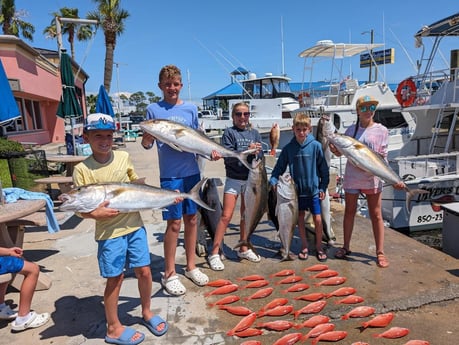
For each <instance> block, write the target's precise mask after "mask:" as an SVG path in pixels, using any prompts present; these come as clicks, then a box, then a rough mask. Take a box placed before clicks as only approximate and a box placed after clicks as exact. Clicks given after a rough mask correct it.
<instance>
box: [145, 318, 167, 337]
mask: <svg viewBox="0 0 459 345" xmlns="http://www.w3.org/2000/svg"><path fill="white" fill-rule="evenodd" d="M142 323H143V325H144V326H145V327H147V328H148V329H149V330H150V332H151V333H153V334H154V335H156V336H157V337H160V336H162V335H164V334H165V333H166V332H167V330H168V329H169V325H168V324H167V322H166V321H165V320H164V319H163V318H162V317H161V316H159V315H155V316H153V317H152V318H151V319H150V320H148V321H147V320H145V319H142ZM162 323H163V324H164V328H163V329H162V330H160V331H159V330H158V326H159V325H160V324H162Z"/></svg>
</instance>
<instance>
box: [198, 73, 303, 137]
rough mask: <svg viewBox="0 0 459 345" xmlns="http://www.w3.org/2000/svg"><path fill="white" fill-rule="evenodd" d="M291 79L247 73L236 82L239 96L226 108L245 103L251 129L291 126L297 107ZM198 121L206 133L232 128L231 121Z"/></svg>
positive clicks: (203, 119) (297, 103)
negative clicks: (245, 77)
mask: <svg viewBox="0 0 459 345" xmlns="http://www.w3.org/2000/svg"><path fill="white" fill-rule="evenodd" d="M289 81H290V78H288V77H285V76H275V75H272V74H271V73H267V74H265V75H264V76H263V77H257V76H256V75H255V74H254V73H248V77H247V79H242V80H238V81H236V82H237V83H239V84H240V86H241V89H242V93H241V95H240V96H241V97H240V98H237V99H231V100H230V101H229V107H228V109H232V107H233V105H234V104H235V103H238V102H241V101H243V102H246V103H247V104H248V105H249V109H250V114H251V115H250V122H251V124H252V126H253V127H254V128H257V129H262V130H268V131H269V130H270V129H271V127H272V125H273V123H274V122H275V123H277V124H279V126H280V127H281V128H282V127H289V128H291V126H292V115H291V112H292V111H293V110H295V109H297V108H298V107H299V102H298V100H297V99H296V98H295V95H294V94H293V92H292V91H291V90H290V85H289ZM230 117H231V116H229V117H228V118H227V119H208V118H207V119H206V118H204V117H203V118H201V119H200V123H201V127H202V128H203V129H205V130H207V131H209V130H216V129H225V128H226V127H231V126H232V125H233V120H232V119H231V118H230Z"/></svg>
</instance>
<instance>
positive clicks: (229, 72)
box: [194, 37, 253, 98]
mask: <svg viewBox="0 0 459 345" xmlns="http://www.w3.org/2000/svg"><path fill="white" fill-rule="evenodd" d="M194 39H195V40H196V41H197V42H198V43H199V45H200V46H201V47H203V48H204V50H205V51H207V53H209V55H210V56H212V57H213V58H214V59H215V61H217V63H218V64H219V65H220V66H221V67H222V68H223V70H225V71H226V72H227V73H228V74H229V75H231V71H230V70H228V68H226V66H225V65H224V64H223V63H222V62H221V61H220V60H219V59H218V58H217V56H215V54H214V53H212V52H211V51H210V50H209V49H208V48H207V47H206V46H205V45H204V44H203V43H202V42H201V41H200V40H199V39H198V38H196V37H195V38H194ZM220 56H222V55H221V54H220ZM222 57H223V56H222ZM223 58H224V59H225V60H226V61H227V62H228V63H229V64H230V65H232V64H231V63H230V62H229V61H228V59H226V58H225V57H223ZM233 68H234V67H233ZM244 68H245V67H244ZM234 81H235V82H236V83H237V84H238V85H239V86H240V87H241V88H242V90H244V92H245V93H246V94H247V95H248V96H250V98H253V97H252V96H251V95H250V94H249V92H248V91H247V90H246V89H245V88H244V86H243V85H242V83H241V82H240V81H239V80H237V79H235V80H234Z"/></svg>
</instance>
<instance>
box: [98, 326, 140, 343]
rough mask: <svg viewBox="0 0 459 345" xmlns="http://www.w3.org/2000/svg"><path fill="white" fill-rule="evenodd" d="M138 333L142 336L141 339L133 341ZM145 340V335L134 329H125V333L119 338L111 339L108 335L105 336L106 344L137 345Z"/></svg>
mask: <svg viewBox="0 0 459 345" xmlns="http://www.w3.org/2000/svg"><path fill="white" fill-rule="evenodd" d="M137 333H139V334H141V337H140V338H139V339H136V340H132V337H133V336H134V335H136V334H137ZM144 339H145V334H143V333H142V332H138V331H136V330H135V329H134V328H130V327H124V331H123V333H121V335H120V336H119V337H118V338H111V337H109V336H108V335H107V336H105V342H106V343H107V344H118V345H137V344H140V343H141V342H142V341H143V340H144Z"/></svg>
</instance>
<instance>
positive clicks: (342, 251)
mask: <svg viewBox="0 0 459 345" xmlns="http://www.w3.org/2000/svg"><path fill="white" fill-rule="evenodd" d="M351 253H352V252H351V251H350V250H347V249H346V248H344V247H343V248H339V249H338V250H337V251H336V252H335V258H336V259H341V260H344V259H346V258H347V256H348V255H350V254H351Z"/></svg>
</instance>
